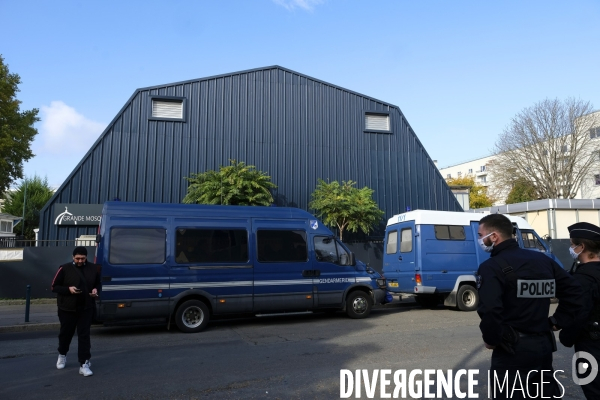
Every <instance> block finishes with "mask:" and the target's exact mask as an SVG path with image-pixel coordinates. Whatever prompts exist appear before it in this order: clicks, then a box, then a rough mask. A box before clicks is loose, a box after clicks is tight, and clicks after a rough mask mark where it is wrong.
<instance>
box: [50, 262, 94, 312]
mask: <svg viewBox="0 0 600 400" xmlns="http://www.w3.org/2000/svg"><path fill="white" fill-rule="evenodd" d="M77 270H79V272H77ZM80 273H81V274H80ZM82 276H83V277H84V278H85V284H84V282H82V280H81V277H82ZM70 286H75V287H77V288H78V289H81V293H78V294H72V293H71V291H70V290H69V287H70ZM86 287H87V292H86ZM92 289H96V290H98V293H99V292H100V289H101V283H100V266H99V265H97V264H92V263H89V262H86V263H85V264H83V265H82V266H81V267H77V266H76V265H75V263H73V262H70V263H66V264H63V265H61V266H60V268H59V269H58V271H57V272H56V275H55V276H54V279H53V280H52V291H53V292H54V293H56V294H57V296H56V302H57V305H58V308H60V309H61V310H64V311H76V310H78V309H85V308H90V307H93V306H94V301H95V299H94V298H92V297H91V296H90V295H89V294H90V293H91V292H92Z"/></svg>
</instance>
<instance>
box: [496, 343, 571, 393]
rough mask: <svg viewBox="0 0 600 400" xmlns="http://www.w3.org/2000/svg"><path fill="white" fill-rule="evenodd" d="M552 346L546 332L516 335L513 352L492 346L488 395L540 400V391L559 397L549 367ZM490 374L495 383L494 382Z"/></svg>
mask: <svg viewBox="0 0 600 400" xmlns="http://www.w3.org/2000/svg"><path fill="white" fill-rule="evenodd" d="M552 347H553V346H552V341H551V339H550V336H549V334H548V335H543V336H522V337H520V338H519V342H518V343H517V344H516V345H515V346H514V350H515V354H509V353H508V352H506V351H505V350H503V349H501V348H499V347H496V348H495V349H494V352H493V353H492V366H491V368H490V381H489V386H490V393H491V398H494V399H540V398H542V394H543V395H544V396H546V397H548V396H550V398H552V396H560V395H561V394H562V392H561V390H560V387H559V386H558V384H557V383H556V380H555V379H554V369H553V368H552V350H553V349H552ZM542 371H543V372H542ZM494 373H495V375H496V376H497V377H498V379H497V382H499V384H495V381H494ZM505 378H507V379H506V381H505ZM504 382H505V383H504ZM503 383H504V385H503ZM502 386H504V387H503V388H502ZM513 389H514V390H513ZM520 389H523V390H520ZM542 391H543V393H542Z"/></svg>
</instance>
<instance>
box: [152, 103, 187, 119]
mask: <svg viewBox="0 0 600 400" xmlns="http://www.w3.org/2000/svg"><path fill="white" fill-rule="evenodd" d="M152 117H153V118H173V119H182V118H183V101H165V100H152Z"/></svg>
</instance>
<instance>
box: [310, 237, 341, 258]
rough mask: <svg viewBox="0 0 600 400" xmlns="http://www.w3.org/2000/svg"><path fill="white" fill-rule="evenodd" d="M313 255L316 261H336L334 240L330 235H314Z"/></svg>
mask: <svg viewBox="0 0 600 400" xmlns="http://www.w3.org/2000/svg"><path fill="white" fill-rule="evenodd" d="M313 242H314V244H315V257H316V259H317V261H321V262H330V263H337V261H338V256H337V250H336V247H335V240H334V239H333V238H332V237H331V236H315V238H314V239H313Z"/></svg>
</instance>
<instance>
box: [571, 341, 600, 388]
mask: <svg viewBox="0 0 600 400" xmlns="http://www.w3.org/2000/svg"><path fill="white" fill-rule="evenodd" d="M575 351H585V352H587V353H590V354H591V355H592V356H593V357H594V358H595V359H596V362H598V363H600V340H592V339H584V340H580V341H578V342H577V343H575ZM582 378H583V377H582ZM581 389H582V390H583V394H585V398H586V399H600V373H598V375H596V378H595V379H594V380H593V381H592V382H590V383H588V384H587V385H583V386H581Z"/></svg>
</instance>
